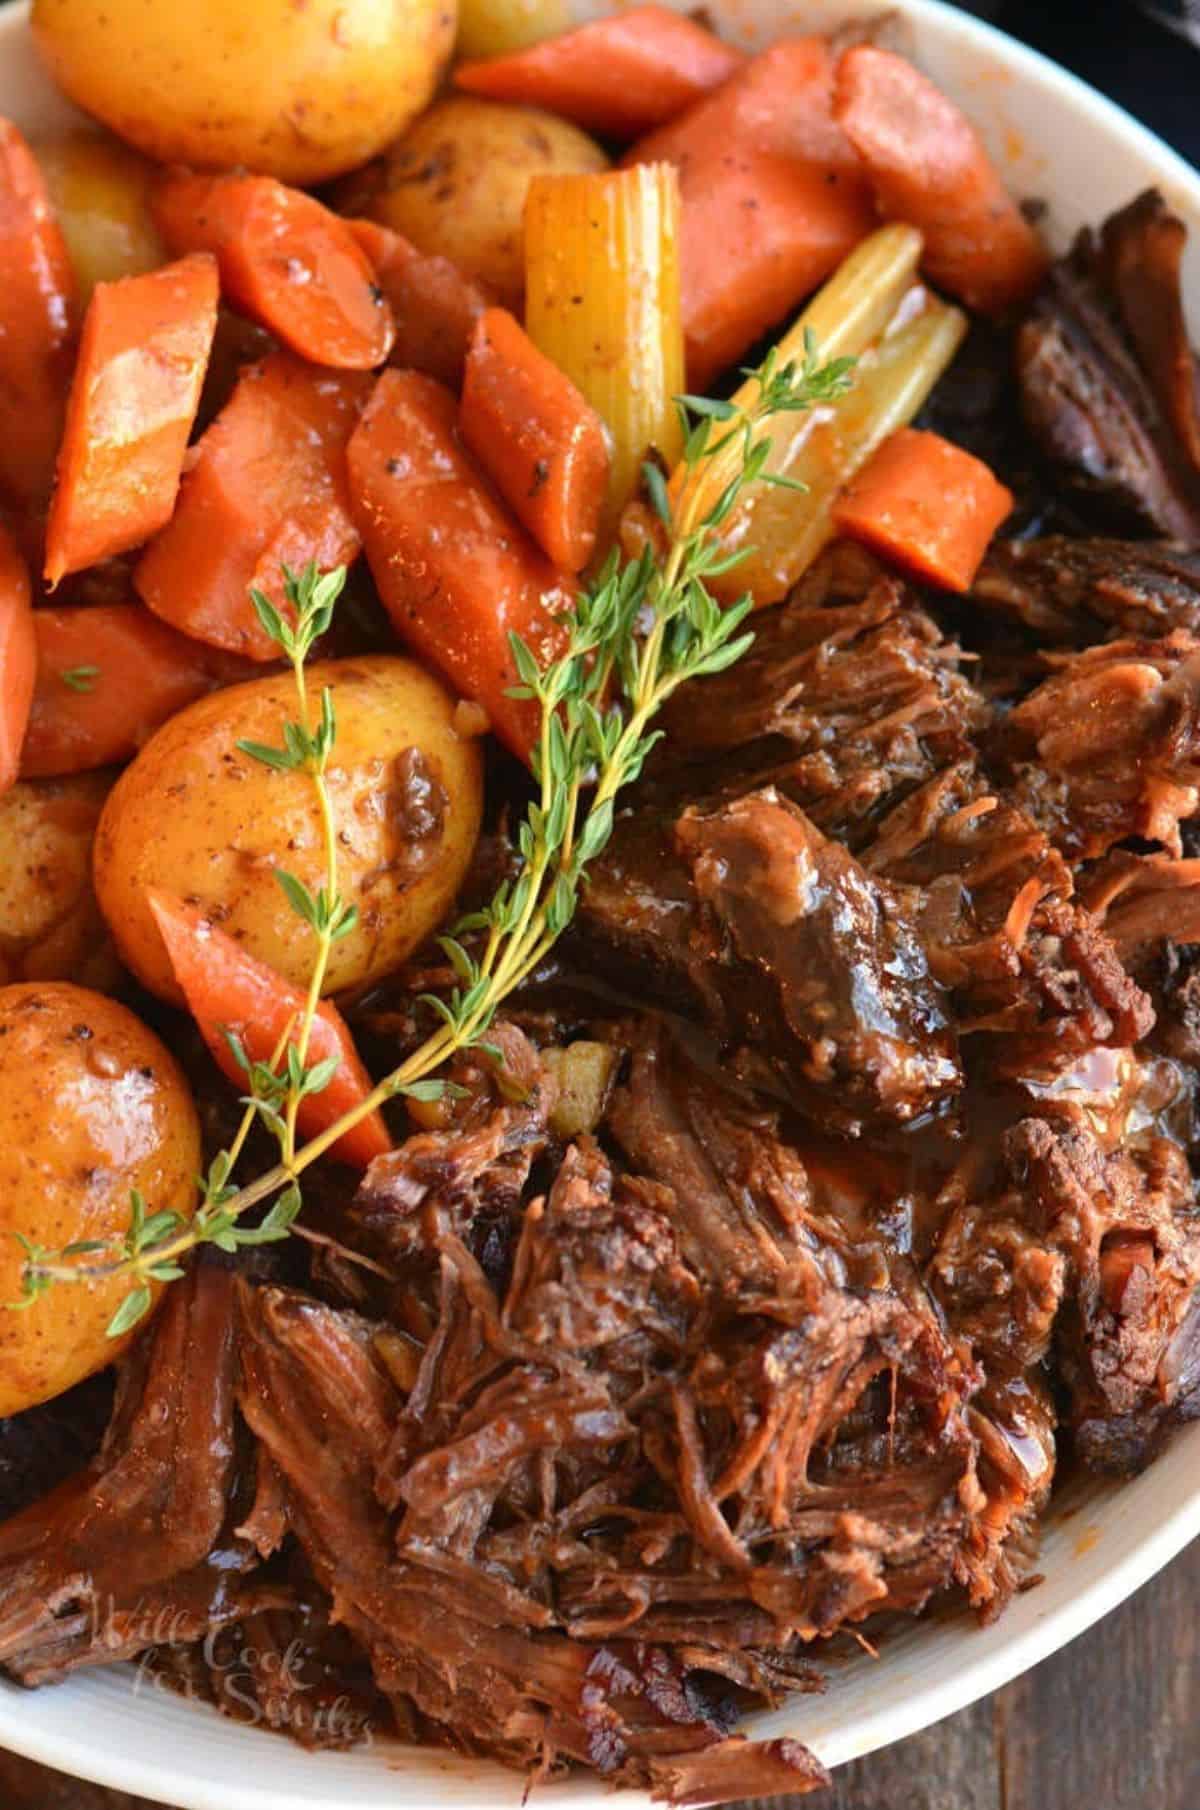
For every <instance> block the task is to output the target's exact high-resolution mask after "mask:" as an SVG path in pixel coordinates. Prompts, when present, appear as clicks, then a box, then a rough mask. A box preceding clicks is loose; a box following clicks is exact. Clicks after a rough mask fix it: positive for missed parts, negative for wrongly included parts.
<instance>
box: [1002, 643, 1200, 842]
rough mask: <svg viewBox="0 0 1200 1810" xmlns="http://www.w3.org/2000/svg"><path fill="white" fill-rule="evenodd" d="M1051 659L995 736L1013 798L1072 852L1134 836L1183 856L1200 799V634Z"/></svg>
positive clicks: (1117, 644)
mask: <svg viewBox="0 0 1200 1810" xmlns="http://www.w3.org/2000/svg"><path fill="white" fill-rule="evenodd" d="M1050 658H1051V660H1052V664H1053V667H1054V670H1053V672H1052V674H1051V676H1050V677H1049V678H1048V679H1046V680H1045V681H1044V682H1043V683H1042V684H1041V685H1039V686H1038V688H1037V690H1036V691H1034V692H1033V693H1032V694H1031V695H1030V696H1029V697H1028V698H1026V699H1025V700H1024V701H1023V702H1022V703H1021V704H1019V705H1018V706H1017V708H1016V709H1015V710H1014V711H1013V712H1012V714H1011V716H1010V717H1009V718H1008V720H1007V722H1006V724H1005V725H1004V728H1003V731H1002V734H1001V736H1000V737H999V738H998V742H997V755H998V757H999V759H1000V760H1001V761H1002V763H1003V769H1004V771H1005V773H1006V774H1007V775H1008V776H1010V778H1011V784H1012V791H1013V796H1014V798H1015V799H1016V800H1017V801H1018V802H1019V803H1020V804H1021V805H1022V806H1023V807H1024V808H1025V809H1026V810H1027V811H1028V812H1029V814H1030V816H1031V817H1033V818H1034V820H1035V821H1036V822H1038V823H1039V824H1041V826H1042V827H1043V828H1044V829H1045V830H1046V831H1047V832H1048V834H1049V835H1050V837H1051V838H1052V840H1053V841H1054V842H1055V843H1056V844H1057V846H1058V847H1059V848H1061V849H1062V850H1063V852H1064V854H1066V855H1068V856H1069V857H1071V858H1072V859H1075V860H1079V859H1084V858H1088V857H1094V856H1097V855H1102V854H1104V853H1106V851H1107V850H1108V849H1110V848H1112V847H1113V846H1114V844H1116V843H1118V842H1121V841H1123V840H1125V839H1126V838H1128V837H1134V836H1136V837H1138V838H1140V839H1141V840H1143V841H1146V842H1156V843H1160V844H1161V845H1162V846H1163V847H1164V848H1165V849H1167V850H1168V851H1169V852H1170V853H1171V854H1173V855H1178V854H1179V853H1180V849H1181V840H1180V831H1179V826H1180V823H1181V822H1182V821H1183V820H1185V819H1186V818H1188V817H1191V816H1192V815H1193V814H1194V812H1195V811H1196V809H1197V806H1198V805H1200V641H1197V640H1194V639H1193V638H1192V636H1190V635H1188V634H1186V633H1184V631H1183V630H1176V631H1175V632H1174V633H1172V634H1170V635H1168V636H1167V637H1165V639H1163V640H1161V641H1111V642H1109V643H1107V644H1106V645H1105V646H1101V647H1090V648H1086V649H1085V650H1084V651H1083V652H1082V653H1077V654H1071V655H1064V656H1051V657H1050Z"/></svg>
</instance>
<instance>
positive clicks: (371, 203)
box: [340, 94, 608, 308]
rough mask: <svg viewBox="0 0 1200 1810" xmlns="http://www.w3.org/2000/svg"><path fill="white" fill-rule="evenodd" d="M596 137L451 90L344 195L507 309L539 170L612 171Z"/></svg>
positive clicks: (349, 207)
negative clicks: (480, 282) (483, 285)
mask: <svg viewBox="0 0 1200 1810" xmlns="http://www.w3.org/2000/svg"><path fill="white" fill-rule="evenodd" d="M607 168H608V158H607V157H606V156H605V155H604V152H603V151H602V150H601V149H600V146H599V145H598V144H597V143H596V142H595V140H594V139H591V138H589V137H588V135H587V133H586V132H581V131H580V130H579V127H578V126H572V125H569V124H568V123H567V121H566V120H564V119H556V118H555V116H554V115H553V114H552V113H543V112H542V111H541V110H540V108H537V107H510V106H507V105H505V104H504V103H503V102H501V101H483V100H476V99H475V97H474V96H473V95H467V94H464V95H451V96H448V97H447V99H445V100H441V101H438V102H437V103H436V104H435V105H434V106H432V107H430V109H429V111H428V112H427V113H423V114H422V115H421V117H420V119H418V120H417V121H416V123H415V125H412V126H410V127H409V129H408V131H407V132H406V133H405V135H404V137H403V138H402V139H400V140H399V142H398V143H396V144H394V145H393V146H392V148H391V150H390V151H388V152H387V154H386V156H385V157H384V159H383V161H382V163H381V164H378V165H375V166H374V167H373V168H372V169H371V170H370V171H364V172H363V174H362V176H361V177H358V178H352V179H351V181H350V182H349V183H348V184H347V185H346V188H345V191H344V193H343V195H342V196H341V198H340V205H342V206H343V207H345V208H346V211H347V212H352V211H359V210H361V211H362V212H365V213H366V214H367V215H368V216H369V218H371V219H373V220H378V221H380V222H381V223H382V224H383V225H384V226H390V227H392V228H393V230H394V231H396V232H399V233H403V234H404V236H405V238H407V239H411V240H412V242H413V244H414V245H415V246H416V247H417V248H418V250H419V251H426V252H440V253H441V254H442V256H443V257H447V258H449V259H450V260H451V261H452V262H453V263H455V264H457V265H458V266H459V268H460V270H465V271H466V272H467V273H468V275H469V276H473V277H482V278H483V279H484V280H485V281H486V282H488V283H490V284H491V285H492V287H493V288H494V289H495V291H496V293H497V295H498V297H499V299H500V300H501V301H502V302H504V303H505V305H506V306H507V307H509V308H518V307H519V306H520V301H521V295H522V292H523V290H524V287H525V235H524V228H523V224H522V215H523V213H524V208H525V195H526V191H527V190H528V188H529V184H530V182H531V181H532V179H533V177H535V176H543V175H553V174H555V173H556V172H562V173H565V174H571V173H575V172H583V173H587V172H588V171H594V170H606V169H607Z"/></svg>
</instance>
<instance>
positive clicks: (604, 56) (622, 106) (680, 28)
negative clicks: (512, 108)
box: [454, 6, 746, 138]
mask: <svg viewBox="0 0 1200 1810" xmlns="http://www.w3.org/2000/svg"><path fill="white" fill-rule="evenodd" d="M745 61H746V58H745V56H744V55H743V53H742V52H741V51H740V50H735V49H734V47H733V45H732V44H723V43H722V42H721V40H720V38H718V37H715V36H714V35H713V33H712V32H711V31H706V30H705V29H704V27H703V26H702V25H697V24H696V22H695V20H693V19H689V18H687V17H686V16H685V15H684V14H683V13H677V12H672V11H671V9H670V8H669V7H666V6H634V7H631V8H630V10H629V11H628V12H625V13H618V14H617V15H616V17H615V18H611V19H597V20H595V21H594V22H593V23H591V24H589V25H581V26H579V27H578V29H577V30H575V31H568V32H565V33H564V34H563V35H562V36H561V37H557V38H547V39H545V40H544V41H543V42H542V43H541V44H534V45H532V46H530V47H529V48H528V49H526V50H514V51H510V52H509V53H508V54H507V55H506V56H497V57H485V58H482V59H480V60H477V61H474V62H466V63H460V64H459V65H458V68H457V69H456V70H455V71H454V81H455V85H456V86H457V87H459V88H465V89H466V90H467V92H468V93H469V94H482V95H486V96H487V97H488V98H489V99H490V100H494V101H517V102H519V103H521V104H522V105H524V106H527V107H545V108H546V109H547V111H548V112H550V113H559V114H561V115H562V116H563V118H564V119H570V120H574V122H575V124H576V125H577V126H582V127H583V128H584V130H585V131H587V132H600V133H603V134H604V135H606V136H607V137H609V138H638V137H640V136H641V134H642V133H643V132H652V131H654V129H655V127H657V126H663V125H666V124H667V122H668V121H669V120H672V119H674V118H675V117H676V115H677V114H680V113H682V112H683V110H684V108H685V107H690V106H691V104H692V102H693V101H698V100H700V99H701V97H702V96H703V95H706V94H708V93H709V92H710V91H711V90H712V89H713V88H719V87H720V85H721V83H722V82H727V81H728V80H729V77H730V76H731V75H734V74H736V73H737V71H738V70H739V69H740V68H741V67H742V65H743V63H744V62H745Z"/></svg>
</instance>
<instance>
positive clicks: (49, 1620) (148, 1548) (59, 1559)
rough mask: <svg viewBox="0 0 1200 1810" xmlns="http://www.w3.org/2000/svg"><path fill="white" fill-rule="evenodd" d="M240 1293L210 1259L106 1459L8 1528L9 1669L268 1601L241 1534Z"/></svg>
mask: <svg viewBox="0 0 1200 1810" xmlns="http://www.w3.org/2000/svg"><path fill="white" fill-rule="evenodd" d="M233 1287H234V1278H233V1276H232V1274H231V1273H230V1272H228V1271H227V1270H224V1269H221V1268H218V1267H215V1266H212V1265H203V1266H199V1267H197V1268H196V1269H195V1270H194V1271H193V1272H192V1274H191V1276H190V1277H189V1278H188V1280H187V1281H186V1282H183V1283H181V1284H180V1285H179V1287H178V1288H176V1289H174V1290H173V1291H172V1292H171V1294H170V1295H169V1296H168V1299H167V1302H166V1305H165V1307H164V1309H163V1312H162V1314H161V1316H160V1318H159V1320H158V1323H157V1325H156V1327H155V1329H154V1334H153V1337H152V1338H150V1339H148V1340H146V1341H145V1342H144V1343H143V1344H142V1345H141V1347H140V1348H139V1349H138V1350H137V1351H136V1352H135V1354H134V1355H133V1356H132V1357H131V1358H130V1359H129V1360H128V1361H127V1363H126V1366H125V1368H124V1370H123V1372H122V1375H121V1379H120V1385H119V1388H118V1392H117V1399H116V1403H115V1406H114V1409H113V1416H112V1420H111V1422H110V1424H109V1428H108V1432H107V1434H106V1436H105V1440H104V1444H103V1446H102V1447H101V1450H100V1452H99V1454H98V1456H97V1458H96V1459H95V1460H94V1461H93V1463H92V1464H91V1465H90V1466H89V1467H88V1468H87V1469H86V1470H84V1471H83V1472H81V1473H80V1474H79V1475H78V1476H77V1477H73V1478H69V1479H68V1480H67V1481H66V1482H64V1483H63V1484H61V1485H60V1486H59V1488H58V1489H57V1490H56V1491H55V1492H54V1493H53V1495H52V1496H51V1497H50V1498H49V1499H48V1501H47V1502H45V1503H39V1504H37V1505H36V1506H35V1507H33V1508H31V1509H28V1510H26V1511H25V1512H24V1513H23V1514H20V1515H17V1516H16V1517H15V1518H14V1519H12V1520H10V1521H8V1522H7V1523H5V1525H4V1526H3V1528H0V1660H2V1662H3V1664H4V1666H5V1667H6V1669H7V1670H8V1671H9V1672H10V1673H11V1674H12V1676H14V1677H15V1678H17V1679H19V1680H20V1681H21V1682H22V1683H23V1684H37V1683H43V1682H45V1681H47V1680H48V1679H54V1678H61V1677H63V1676H65V1674H66V1673H68V1672H70V1671H73V1670H75V1669H77V1668H78V1667H80V1666H87V1665H98V1664H105V1663H107V1662H109V1661H111V1660H113V1659H118V1658H128V1657H132V1656H133V1655H134V1654H136V1653H139V1652H141V1651H143V1650H144V1649H145V1648H147V1647H149V1646H152V1645H154V1644H156V1643H157V1642H158V1641H161V1640H163V1639H172V1640H180V1641H185V1640H187V1639H189V1638H190V1639H197V1638H200V1637H201V1636H203V1634H204V1633H205V1632H206V1631H207V1630H208V1629H209V1628H211V1627H219V1626H220V1625H221V1624H222V1623H223V1622H225V1621H232V1620H235V1619H236V1618H237V1617H238V1616H239V1615H240V1614H241V1613H242V1612H243V1611H244V1609H245V1608H247V1607H249V1606H252V1605H253V1603H254V1601H255V1600H256V1597H257V1595H258V1593H259V1586H258V1583H257V1580H255V1579H254V1578H253V1576H252V1575H250V1576H248V1575H247V1574H251V1573H253V1571H254V1568H255V1567H254V1558H253V1555H252V1554H251V1553H250V1552H249V1550H248V1549H246V1548H244V1547H243V1545H242V1543H241V1541H239V1539H238V1537H237V1536H236V1535H235V1534H234V1533H233V1530H232V1527H231V1526H230V1525H229V1516H230V1509H231V1500H232V1497H233V1493H234V1489H235V1482H236V1462H237V1453H236V1447H235V1431H234V1424H233V1381H234V1363H235V1356H234V1344H233V1322H232V1312H231V1309H232V1298H233ZM269 1599H270V1592H269V1590H268V1600H269Z"/></svg>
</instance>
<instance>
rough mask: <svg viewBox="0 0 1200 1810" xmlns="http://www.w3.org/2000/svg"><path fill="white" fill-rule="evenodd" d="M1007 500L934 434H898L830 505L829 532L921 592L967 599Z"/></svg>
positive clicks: (974, 462) (977, 462)
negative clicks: (887, 564)
mask: <svg viewBox="0 0 1200 1810" xmlns="http://www.w3.org/2000/svg"><path fill="white" fill-rule="evenodd" d="M1012 507H1013V494H1012V491H1011V490H1008V489H1006V488H1005V486H1004V485H1003V484H1001V483H1000V481H999V480H998V479H997V478H995V477H993V475H992V473H991V472H990V471H989V469H988V467H987V466H986V465H985V464H984V463H983V461H982V459H976V458H975V457H974V456H973V454H971V453H969V452H964V451H963V449H962V447H961V446H953V445H951V443H950V441H949V440H943V439H942V437H941V435H940V434H930V433H923V432H921V431H919V430H918V429H917V428H913V427H905V428H901V430H900V432H899V433H897V434H892V435H890V436H889V438H888V439H886V440H885V441H884V442H883V444H882V446H881V447H880V448H879V450H878V452H877V453H876V454H875V455H874V457H873V458H871V459H869V460H868V461H867V463H866V465H865V466H864V467H863V469H862V471H861V472H860V473H859V474H858V476H857V477H856V478H855V479H854V480H853V481H852V482H851V483H850V484H849V485H848V486H847V488H846V490H845V491H844V493H843V494H842V496H841V497H840V498H839V500H838V502H837V503H836V504H835V505H834V509H833V520H834V525H835V527H836V528H837V529H838V532H839V533H841V534H846V535H849V536H850V538H851V539H852V540H858V541H864V542H865V543H866V545H867V546H868V547H871V548H873V549H874V551H875V552H877V553H881V554H882V555H883V556H884V558H885V559H890V560H892V561H894V563H895V564H896V565H898V566H901V567H903V569H904V570H905V571H907V572H911V573H912V574H913V576H914V577H916V578H919V579H922V580H923V581H924V582H925V583H927V584H933V585H937V586H939V587H940V588H941V589H942V590H946V591H969V590H970V588H971V585H972V583H973V582H974V579H975V574H976V573H977V572H978V570H979V567H980V565H981V563H982V561H983V556H984V554H985V553H986V552H987V549H988V543H989V541H990V540H991V538H992V536H993V534H994V533H995V532H996V530H997V528H998V527H999V526H1000V524H1001V522H1002V521H1004V520H1005V518H1006V517H1007V516H1008V515H1010V514H1011V513H1012Z"/></svg>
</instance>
